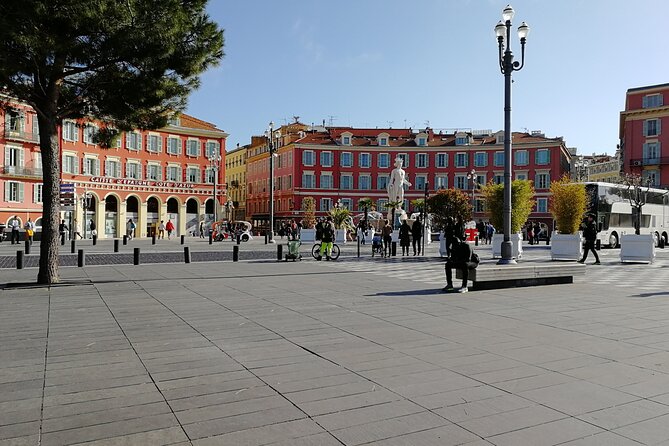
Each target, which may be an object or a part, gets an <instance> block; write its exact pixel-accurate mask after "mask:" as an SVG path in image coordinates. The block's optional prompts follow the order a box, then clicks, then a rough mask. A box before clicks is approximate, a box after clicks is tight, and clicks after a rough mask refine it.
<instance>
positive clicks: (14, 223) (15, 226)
mask: <svg viewBox="0 0 669 446" xmlns="http://www.w3.org/2000/svg"><path fill="white" fill-rule="evenodd" d="M63 221H65V220H63ZM9 227H10V228H11V230H12V245H13V244H14V240H15V239H16V243H19V229H20V228H21V223H19V217H18V216H16V215H15V216H14V218H12V220H11V221H10V222H9Z"/></svg>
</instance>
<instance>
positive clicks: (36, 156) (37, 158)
mask: <svg viewBox="0 0 669 446" xmlns="http://www.w3.org/2000/svg"><path fill="white" fill-rule="evenodd" d="M33 166H35V169H38V170H42V154H41V153H40V152H34V153H33Z"/></svg>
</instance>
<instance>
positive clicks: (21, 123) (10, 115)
mask: <svg viewBox="0 0 669 446" xmlns="http://www.w3.org/2000/svg"><path fill="white" fill-rule="evenodd" d="M5 116H6V122H5V126H6V127H5V129H6V130H8V131H10V132H23V131H25V128H26V115H25V113H24V112H22V111H18V110H11V109H10V110H8V111H7V114H6V115H5ZM34 121H35V119H34V120H33V122H34ZM65 125H66V124H63V126H65ZM33 133H34V132H33ZM63 133H65V132H63Z"/></svg>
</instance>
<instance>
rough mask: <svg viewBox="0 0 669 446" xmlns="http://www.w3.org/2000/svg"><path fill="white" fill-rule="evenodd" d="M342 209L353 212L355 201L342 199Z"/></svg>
mask: <svg viewBox="0 0 669 446" xmlns="http://www.w3.org/2000/svg"><path fill="white" fill-rule="evenodd" d="M341 207H343V208H344V209H348V210H349V211H352V210H353V200H351V199H350V198H342V199H341Z"/></svg>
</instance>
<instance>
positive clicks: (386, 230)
mask: <svg viewBox="0 0 669 446" xmlns="http://www.w3.org/2000/svg"><path fill="white" fill-rule="evenodd" d="M381 234H382V236H383V256H384V257H390V254H392V249H391V244H392V243H393V228H392V226H390V222H389V221H388V220H385V224H384V225H383V229H381Z"/></svg>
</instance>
